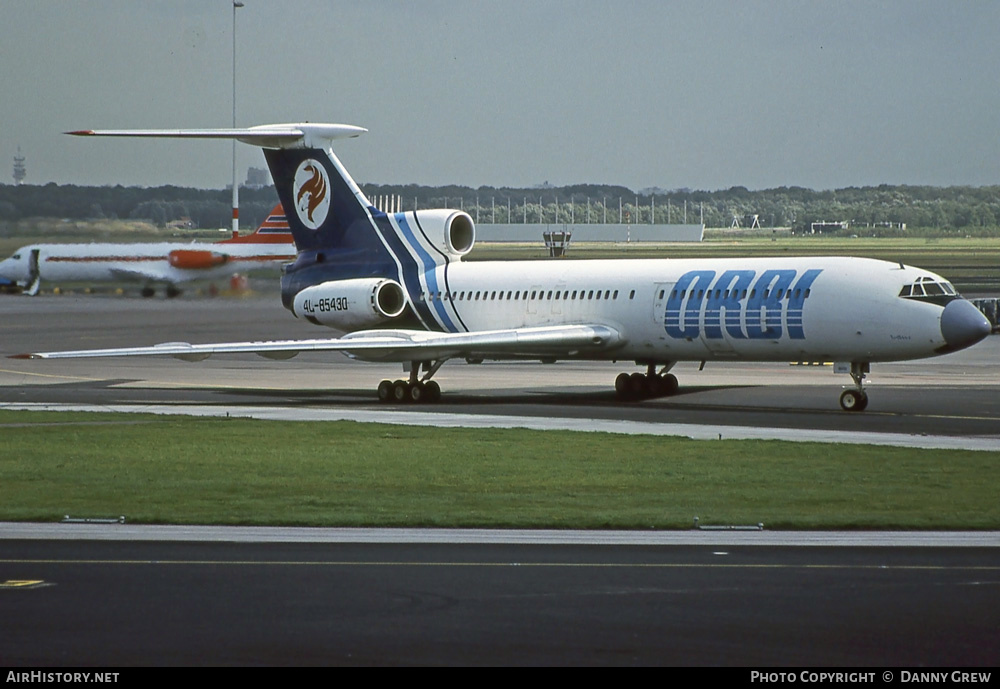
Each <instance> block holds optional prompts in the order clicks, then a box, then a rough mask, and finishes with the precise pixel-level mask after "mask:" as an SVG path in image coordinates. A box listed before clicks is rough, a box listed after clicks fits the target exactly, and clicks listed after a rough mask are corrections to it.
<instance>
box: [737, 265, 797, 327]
mask: <svg viewBox="0 0 1000 689" xmlns="http://www.w3.org/2000/svg"><path fill="white" fill-rule="evenodd" d="M794 279H795V271H794V270H765V271H764V273H763V275H761V276H760V277H759V278H757V282H755V283H754V286H753V289H752V290H751V291H750V298H749V299H747V318H746V324H747V337H749V338H750V339H751V340H777V339H778V338H779V337H781V298H782V297H783V296H784V295H785V290H787V289H788V286H789V285H791V284H792V280H794Z"/></svg>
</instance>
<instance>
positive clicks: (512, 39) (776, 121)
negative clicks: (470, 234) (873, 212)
mask: <svg viewBox="0 0 1000 689" xmlns="http://www.w3.org/2000/svg"><path fill="white" fill-rule="evenodd" d="M245 4H246V7H244V8H242V9H240V10H239V11H238V15H237V39H238V42H237V124H238V125H239V126H250V125H256V124H268V123H274V122H295V121H304V120H309V121H325V122H343V123H347V124H356V125H360V126H363V127H367V128H368V129H369V130H370V132H369V133H368V134H366V135H364V136H363V137H362V138H360V139H355V140H350V141H346V142H342V143H340V144H339V145H338V147H337V152H338V154H339V155H340V156H341V158H342V160H343V161H344V163H345V164H346V165H347V167H348V169H349V170H351V172H352V174H353V175H354V176H355V178H356V179H357V180H358V181H359V182H381V183H411V182H412V183H418V184H430V185H440V184H463V185H469V186H474V187H475V186H479V185H492V186H497V187H499V186H529V185H534V184H538V183H541V182H544V181H549V182H550V183H552V184H556V185H564V184H575V183H585V182H592V183H608V184H622V185H625V186H628V187H630V188H632V189H641V188H645V187H650V186H658V187H662V188H665V189H673V188H681V187H690V188H695V189H722V188H728V187H730V186H733V185H742V186H746V187H748V188H750V189H763V188H769V187H774V186H782V185H797V186H805V187H811V188H815V189H830V188H836V187H844V186H862V185H872V184H881V183H887V184H932V185H942V186H944V185H955V184H971V185H987V184H998V183H1000V155H998V154H1000V137H998V135H997V131H996V129H997V123H998V120H1000V116H998V113H1000V38H998V36H1000V3H998V2H995V1H993V0H986V1H975V0H963V1H961V2H953V1H945V0H941V1H939V2H925V1H921V0H899V1H896V0H888V1H885V2H877V1H873V0H864V1H860V2H853V1H838V2H802V1H801V0H795V1H789V2H784V1H778V0H771V1H768V2H752V1H743V2H736V1H733V0H707V1H706V0H698V1H691V2H688V1H686V0H672V1H671V2H663V1H661V0H633V1H628V0H619V1H616V2H608V1H607V0H604V1H599V0H575V1H570V0H508V1H504V2H484V1H480V0H414V1H410V2H402V1H395V0H370V1H367V2H358V1H357V0H351V1H349V2H341V1H338V0H281V1H280V2H277V1H274V0H245ZM0 56H2V65H3V70H2V75H3V76H2V80H3V81H2V83H3V89H2V96H0V125H2V126H0V161H2V162H0V173H2V174H0V180H2V181H3V182H4V183H10V182H11V181H12V178H11V174H10V171H11V164H12V158H13V156H14V155H15V153H16V150H17V146H18V145H20V146H21V148H22V152H23V154H24V155H25V156H26V158H27V165H28V179H27V181H28V182H30V183H33V184H44V183H47V182H57V183H74V184H85V185H105V184H124V185H143V186H149V185H159V184H176V185H182V186H197V187H207V188H221V187H224V186H225V185H226V184H227V183H228V182H229V181H230V180H231V178H232V171H231V165H232V163H231V148H230V145H229V144H228V143H224V142H178V141H145V140H143V141H139V140H100V139H76V138H71V137H66V136H63V135H62V134H61V133H60V132H63V131H66V130H71V129H82V128H126V127H127V128H150V127H170V128H175V127H228V126H229V125H230V124H231V120H232V100H231V99H232V4H231V0H157V1H155V2H154V1H152V0H148V1H147V0H89V1H87V0H79V1H77V2H65V1H58V0H4V2H3V3H2V4H0ZM239 149H240V152H239V166H240V168H241V178H242V177H243V176H245V171H246V168H247V167H248V166H250V165H253V166H260V167H263V157H262V156H261V155H260V153H259V152H258V151H257V150H256V149H253V148H250V147H247V146H243V145H240V147H239Z"/></svg>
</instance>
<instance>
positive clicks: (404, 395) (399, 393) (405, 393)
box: [392, 380, 410, 402]
mask: <svg viewBox="0 0 1000 689" xmlns="http://www.w3.org/2000/svg"><path fill="white" fill-rule="evenodd" d="M392 399H393V401H394V402H408V401H409V399H410V384H409V383H407V382H406V381H405V380H397V381H396V382H395V383H393V384H392Z"/></svg>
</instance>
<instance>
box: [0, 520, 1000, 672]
mask: <svg viewBox="0 0 1000 689" xmlns="http://www.w3.org/2000/svg"><path fill="white" fill-rule="evenodd" d="M2 532H3V525H0V534H2ZM754 535H755V534H749V535H748V538H747V541H748V542H752V541H753V540H754V538H753V536H754ZM7 536H8V537H9V536H10V534H7ZM15 536H16V534H15ZM140 537H141V536H140ZM181 537H182V538H183V535H182V536H181ZM220 538H225V537H224V536H220ZM270 538H276V539H280V538H282V537H281V535H280V534H274V533H272V534H271V535H270ZM993 538H994V540H995V535H994V536H993ZM309 540H310V541H311V542H292V541H290V542H230V541H227V542H222V543H219V542H212V541H209V542H185V541H176V542H175V541H171V540H166V541H142V540H139V541H133V540H113V541H106V540H47V539H43V540H16V538H15V540H4V537H3V536H2V535H0V614H2V616H3V619H4V620H5V621H6V622H5V624H3V625H0V659H2V660H0V664H2V665H4V666H6V667H8V668H11V667H34V666H63V667H84V666H86V667H88V668H94V669H100V668H105V669H107V668H113V669H116V670H121V671H122V673H123V674H122V675H121V676H120V678H119V681H124V680H127V678H128V677H129V675H128V670H127V667H130V666H143V665H152V666H202V665H213V666H220V665H221V666H225V665H241V666H261V665H266V666H301V665H379V666H386V665H390V666H391V665H407V666H412V665H484V666H493V665H587V666H599V665H600V666H608V665H614V666H628V665H663V666H682V665H683V666H716V667H724V666H730V667H746V668H748V669H747V670H746V672H747V675H748V677H747V679H749V671H750V669H761V668H765V667H771V668H773V667H803V666H804V667H829V666H837V667H845V666H846V667H869V668H896V669H910V670H915V669H920V668H927V667H932V668H937V669H942V668H955V667H963V668H969V667H980V668H984V669H989V668H991V667H995V666H996V665H997V663H998V661H1000V548H997V547H992V548H989V547H987V548H983V547H976V546H969V547H957V548H944V547H940V546H929V547H919V546H918V547H895V548H892V547H889V548H887V547H881V546H871V547H864V548H856V547H837V546H831V547H815V546H768V545H763V544H758V545H739V544H737V543H736V542H735V541H734V539H731V538H730V539H725V540H726V541H727V542H728V544H727V545H723V546H719V545H712V539H711V538H710V537H709V538H703V539H701V540H702V542H701V544H699V545H673V546H664V545H613V544H599V545H594V544H585V543H583V544H581V543H577V544H568V545H567V544H544V545H543V544H525V543H521V544H510V543H464V544H463V543H441V542H433V543H430V542H420V539H419V538H415V539H414V542H408V543H358V542H343V541H342V540H340V539H336V538H334V539H330V540H327V539H324V538H322V537H318V538H315V539H309ZM609 541H610V539H609ZM897 672H898V670H897ZM897 676H898V675H897ZM872 681H880V682H881V681H883V677H882V674H881V671H880V672H879V674H878V677H877V680H872Z"/></svg>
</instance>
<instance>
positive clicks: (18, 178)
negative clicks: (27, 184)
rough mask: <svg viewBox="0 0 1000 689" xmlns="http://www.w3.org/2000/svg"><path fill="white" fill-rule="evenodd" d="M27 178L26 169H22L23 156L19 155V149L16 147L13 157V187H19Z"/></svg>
mask: <svg viewBox="0 0 1000 689" xmlns="http://www.w3.org/2000/svg"><path fill="white" fill-rule="evenodd" d="M27 176H28V169H27V168H26V167H24V156H23V155H21V147H20V146H18V147H17V155H16V156H14V186H19V185H20V184H21V182H23V181H24V178H25V177H27Z"/></svg>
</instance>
